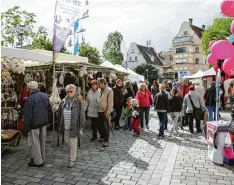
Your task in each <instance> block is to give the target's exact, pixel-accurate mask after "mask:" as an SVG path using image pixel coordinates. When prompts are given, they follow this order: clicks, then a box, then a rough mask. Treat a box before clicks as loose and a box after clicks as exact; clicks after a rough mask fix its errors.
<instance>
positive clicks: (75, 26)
mask: <svg viewBox="0 0 234 185" xmlns="http://www.w3.org/2000/svg"><path fill="white" fill-rule="evenodd" d="M78 28H79V20H77V21H76V22H75V25H74V50H73V55H78V53H79V35H78V34H79V33H76V32H77V30H78Z"/></svg>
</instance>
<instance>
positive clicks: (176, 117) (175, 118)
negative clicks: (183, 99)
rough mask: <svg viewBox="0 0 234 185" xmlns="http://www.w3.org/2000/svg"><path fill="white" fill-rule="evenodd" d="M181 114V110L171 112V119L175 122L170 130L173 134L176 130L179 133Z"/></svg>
mask: <svg viewBox="0 0 234 185" xmlns="http://www.w3.org/2000/svg"><path fill="white" fill-rule="evenodd" d="M179 116H180V113H179V112H172V113H171V119H172V121H173V123H172V128H171V131H170V135H172V134H173V133H174V132H176V133H179V132H178V124H179V122H178V120H179Z"/></svg>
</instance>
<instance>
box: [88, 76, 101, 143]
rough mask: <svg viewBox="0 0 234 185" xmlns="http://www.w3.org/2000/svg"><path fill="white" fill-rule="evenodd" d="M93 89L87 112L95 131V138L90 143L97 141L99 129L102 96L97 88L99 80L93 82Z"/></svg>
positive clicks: (90, 93)
mask: <svg viewBox="0 0 234 185" xmlns="http://www.w3.org/2000/svg"><path fill="white" fill-rule="evenodd" d="M91 84H92V88H91V90H89V92H88V94H87V98H86V101H87V104H86V105H87V111H88V117H89V118H91V129H92V130H93V137H92V138H91V139H90V141H95V140H96V139H97V130H99V128H98V123H97V122H98V98H99V96H100V91H99V89H98V86H97V80H93V81H92V82H91Z"/></svg>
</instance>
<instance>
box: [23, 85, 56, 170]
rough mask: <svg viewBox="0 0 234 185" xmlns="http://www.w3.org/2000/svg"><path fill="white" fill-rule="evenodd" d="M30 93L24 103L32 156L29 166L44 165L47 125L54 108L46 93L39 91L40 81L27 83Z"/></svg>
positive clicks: (25, 126) (25, 122) (26, 130)
mask: <svg viewBox="0 0 234 185" xmlns="http://www.w3.org/2000/svg"><path fill="white" fill-rule="evenodd" d="M27 88H28V89H29V90H30V95H29V97H28V99H27V100H26V102H25V105H24V129H25V132H26V134H27V133H29V136H28V137H29V140H30V142H31V147H32V158H31V161H30V162H29V163H28V166H29V167H42V166H43V164H44V162H45V140H46V126H47V125H48V124H50V123H51V122H52V117H53V114H52V108H51V105H50V102H49V98H48V96H47V95H46V94H45V93H42V92H39V91H38V83H37V82H36V81H31V82H29V83H28V84H27Z"/></svg>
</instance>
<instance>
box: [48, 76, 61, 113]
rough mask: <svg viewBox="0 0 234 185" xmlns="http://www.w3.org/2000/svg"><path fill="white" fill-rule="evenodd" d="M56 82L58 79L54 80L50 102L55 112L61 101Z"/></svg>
mask: <svg viewBox="0 0 234 185" xmlns="http://www.w3.org/2000/svg"><path fill="white" fill-rule="evenodd" d="M56 84H57V79H56V80H55V81H54V82H53V86H52V94H51V96H50V103H51V106H52V109H53V111H54V112H56V111H57V110H58V109H59V104H60V102H61V99H60V96H59V93H58V89H57V86H56Z"/></svg>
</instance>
